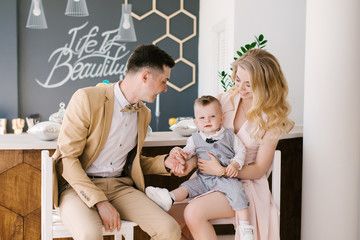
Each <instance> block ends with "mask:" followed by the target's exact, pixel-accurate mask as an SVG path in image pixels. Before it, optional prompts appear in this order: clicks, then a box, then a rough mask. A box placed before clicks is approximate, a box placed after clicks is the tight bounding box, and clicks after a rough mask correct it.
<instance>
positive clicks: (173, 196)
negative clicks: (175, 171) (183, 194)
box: [169, 192, 175, 203]
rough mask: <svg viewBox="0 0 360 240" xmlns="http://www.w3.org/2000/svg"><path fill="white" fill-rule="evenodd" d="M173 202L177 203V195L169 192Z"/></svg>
mask: <svg viewBox="0 0 360 240" xmlns="http://www.w3.org/2000/svg"><path fill="white" fill-rule="evenodd" d="M169 194H170V197H171V200H172V202H173V203H174V202H175V195H174V193H172V192H169Z"/></svg>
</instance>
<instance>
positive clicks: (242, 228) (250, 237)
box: [239, 224, 255, 240]
mask: <svg viewBox="0 0 360 240" xmlns="http://www.w3.org/2000/svg"><path fill="white" fill-rule="evenodd" d="M254 229H255V228H254V227H253V226H251V225H249V224H241V225H239V236H240V240H254Z"/></svg>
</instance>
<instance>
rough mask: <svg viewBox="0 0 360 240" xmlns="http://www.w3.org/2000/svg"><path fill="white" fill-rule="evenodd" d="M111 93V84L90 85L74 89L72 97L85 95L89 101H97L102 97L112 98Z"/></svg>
mask: <svg viewBox="0 0 360 240" xmlns="http://www.w3.org/2000/svg"><path fill="white" fill-rule="evenodd" d="M113 95H114V93H113V84H109V85H107V86H97V87H96V86H90V87H84V88H80V89H78V90H76V92H75V93H74V95H73V97H74V98H84V97H86V98H87V99H89V101H92V102H93V101H95V102H96V101H99V100H101V99H104V97H105V96H106V97H108V98H112V96H113Z"/></svg>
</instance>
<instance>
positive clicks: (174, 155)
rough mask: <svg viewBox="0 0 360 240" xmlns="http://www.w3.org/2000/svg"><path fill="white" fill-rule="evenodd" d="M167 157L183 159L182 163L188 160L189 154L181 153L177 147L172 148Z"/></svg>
mask: <svg viewBox="0 0 360 240" xmlns="http://www.w3.org/2000/svg"><path fill="white" fill-rule="evenodd" d="M169 155H170V157H172V158H175V159H183V160H184V161H186V160H188V158H189V155H190V153H188V152H183V151H182V150H181V148H179V147H174V148H173V149H171V151H170V153H169Z"/></svg>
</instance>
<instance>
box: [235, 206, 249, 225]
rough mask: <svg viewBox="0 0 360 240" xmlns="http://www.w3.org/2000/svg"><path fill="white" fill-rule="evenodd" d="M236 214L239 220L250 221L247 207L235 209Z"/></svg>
mask: <svg viewBox="0 0 360 240" xmlns="http://www.w3.org/2000/svg"><path fill="white" fill-rule="evenodd" d="M235 215H236V219H237V221H238V222H240V221H247V222H248V223H249V211H248V209H247V208H243V209H240V210H237V211H235Z"/></svg>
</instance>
